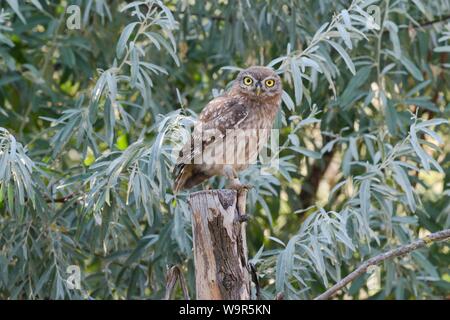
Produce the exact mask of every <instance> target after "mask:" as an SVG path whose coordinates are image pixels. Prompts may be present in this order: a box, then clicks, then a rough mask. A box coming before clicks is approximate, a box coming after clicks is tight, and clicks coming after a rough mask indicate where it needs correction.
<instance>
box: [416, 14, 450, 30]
mask: <svg viewBox="0 0 450 320" xmlns="http://www.w3.org/2000/svg"><path fill="white" fill-rule="evenodd" d="M449 19H450V15H446V16H443V17H439V18H437V19H435V20H431V21H424V22H419V24H420V26H421V27H427V26H431V25H433V24H435V23H439V22H445V21H447V20H449Z"/></svg>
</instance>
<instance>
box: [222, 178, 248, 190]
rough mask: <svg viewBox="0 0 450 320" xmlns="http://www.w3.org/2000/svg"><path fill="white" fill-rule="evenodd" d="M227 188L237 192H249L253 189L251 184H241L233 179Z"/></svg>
mask: <svg viewBox="0 0 450 320" xmlns="http://www.w3.org/2000/svg"><path fill="white" fill-rule="evenodd" d="M228 188H229V189H231V190H236V191H237V192H241V191H243V190H246V191H248V190H250V189H252V188H253V186H252V185H251V184H247V183H241V182H240V181H239V179H233V180H232V181H231V183H230V184H229V185H228Z"/></svg>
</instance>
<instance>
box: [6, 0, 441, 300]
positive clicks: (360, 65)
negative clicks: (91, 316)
mask: <svg viewBox="0 0 450 320" xmlns="http://www.w3.org/2000/svg"><path fill="white" fill-rule="evenodd" d="M71 4H76V5H79V6H80V8H81V13H82V17H81V29H80V30H77V29H75V30H70V29H68V28H67V27H66V19H67V18H68V17H69V15H70V14H69V13H66V7H65V5H66V3H65V2H61V3H55V2H53V3H51V2H50V1H42V0H34V1H21V2H19V1H12V0H8V1H1V0H0V8H1V9H0V75H1V76H0V248H1V251H0V298H3V299H5V298H12V299H27V298H56V299H63V298H65V299H68V298H70V299H84V298H93V299H105V298H114V299H124V298H136V299H140V298H154V299H159V298H162V297H163V295H164V289H165V272H166V270H167V268H168V266H171V265H173V264H179V265H181V266H182V267H183V270H184V273H185V275H186V277H187V282H188V286H189V289H190V292H191V296H194V290H195V288H194V281H193V277H194V266H193V257H192V237H191V231H190V225H191V222H190V213H189V208H188V204H187V201H186V193H181V194H178V195H174V194H173V192H172V190H171V185H172V176H171V169H172V167H173V163H174V150H175V149H176V146H177V145H179V144H180V143H181V142H182V141H183V139H185V138H186V135H185V133H186V132H185V128H187V127H189V126H190V125H191V124H192V122H193V120H194V119H195V117H196V114H197V113H198V112H199V111H200V110H201V108H202V107H203V106H204V105H205V103H206V102H207V101H208V100H209V99H211V98H212V97H213V96H216V95H218V94H220V93H221V90H223V89H225V88H226V87H227V85H228V84H229V83H230V81H231V80H232V79H233V76H234V74H235V73H234V72H235V71H236V70H239V68H243V67H246V66H249V65H255V64H261V65H269V66H272V67H273V68H275V69H276V70H277V72H278V73H279V74H280V75H281V77H282V79H283V84H284V90H285V92H284V93H283V104H282V108H281V112H280V113H279V116H278V118H277V122H276V127H277V128H278V129H280V137H279V143H280V152H279V154H278V156H279V165H280V169H279V170H278V171H269V172H266V173H270V174H264V175H262V174H260V173H261V167H260V166H252V167H250V168H249V169H248V170H246V171H245V172H243V173H242V180H244V181H245V182H248V183H250V184H252V185H253V186H255V188H254V189H252V190H251V191H250V192H249V196H248V211H249V212H251V214H252V219H251V221H250V222H249V225H248V244H249V249H250V258H252V261H253V262H254V263H256V264H257V266H258V271H259V273H260V277H261V284H262V287H263V292H262V293H263V296H264V297H265V298H267V299H273V297H274V296H275V294H276V293H277V292H280V291H283V292H284V293H285V296H286V297H287V298H290V299H296V298H300V299H307V298H313V297H315V296H317V295H318V294H320V293H322V292H323V291H324V290H325V289H326V288H327V287H329V286H330V285H332V284H334V283H335V282H337V281H338V280H339V279H341V278H342V277H344V276H345V275H346V274H348V273H349V272H351V271H352V270H354V269H355V268H356V267H357V266H358V264H359V263H360V262H361V261H362V260H365V259H367V258H368V257H371V256H373V255H375V254H377V253H380V252H384V251H386V250H389V249H391V248H393V247H395V246H397V245H400V244H404V243H408V242H410V241H411V240H414V239H416V238H418V237H421V236H423V235H425V234H426V233H427V232H434V231H438V230H441V229H444V228H448V227H449V226H450V198H449V196H450V190H448V189H447V188H449V187H450V167H449V165H448V163H450V162H449V159H450V149H449V147H448V146H449V145H450V144H449V128H448V125H447V123H448V122H447V120H446V119H448V118H449V116H450V103H449V101H450V92H449V90H448V81H449V71H448V70H449V63H448V54H449V51H450V50H449V45H448V44H449V39H450V25H449V24H448V23H447V25H445V23H446V21H445V20H444V18H445V17H447V16H448V15H449V13H450V3H449V1H448V0H441V1H421V0H415V1H407V0H397V1H389V0H366V1H363V0H355V1H339V2H338V1H331V0H320V1H298V2H295V3H294V2H292V1H287V0H278V1H259V0H255V1H237V0H221V1H209V2H206V3H205V2H203V1H164V2H163V1H157V0H146V1H133V2H128V1H106V0H86V1H82V0H79V1H73V3H71ZM377 13H379V15H378V14H377ZM378 17H379V19H378ZM440 20H443V21H440ZM224 183H225V181H224V179H219V178H213V179H211V181H210V184H211V185H212V186H213V187H223V186H224ZM71 265H76V266H79V267H80V269H81V274H82V279H81V290H76V289H71V288H70V287H69V286H68V285H67V282H66V279H67V278H68V277H69V275H70V274H69V273H68V271H67V267H68V266H71ZM448 266H449V246H448V244H445V243H444V244H440V245H433V246H431V247H430V248H426V249H424V250H420V251H417V252H415V253H414V254H412V255H410V256H406V257H402V258H401V259H396V260H393V261H387V262H385V263H384V264H383V265H382V266H380V268H378V269H376V270H372V271H373V273H372V274H371V275H367V276H363V277H361V278H359V279H357V280H356V281H354V282H353V283H352V284H351V285H350V286H349V287H348V288H347V289H346V290H345V292H342V293H340V295H338V297H340V298H354V299H357V298H366V297H368V298H372V299H393V298H397V299H403V298H405V299H406V298H417V299H424V298H442V297H444V296H445V295H446V294H448V290H449V286H450V284H449V281H450V270H449V268H448ZM177 297H179V298H181V297H182V295H181V292H178V296H177Z"/></svg>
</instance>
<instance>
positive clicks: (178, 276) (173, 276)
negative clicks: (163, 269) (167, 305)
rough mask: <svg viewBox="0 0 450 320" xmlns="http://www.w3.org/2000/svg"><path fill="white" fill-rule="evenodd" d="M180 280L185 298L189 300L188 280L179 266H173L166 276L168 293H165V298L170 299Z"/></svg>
mask: <svg viewBox="0 0 450 320" xmlns="http://www.w3.org/2000/svg"><path fill="white" fill-rule="evenodd" d="M177 280H179V281H180V286H181V291H183V296H184V300H189V292H188V289H187V285H186V280H185V279H184V276H183V273H182V272H181V269H180V267H179V266H176V265H175V266H172V267H171V268H170V269H169V271H167V276H166V293H165V295H164V300H170V297H171V296H172V292H173V289H174V288H175V285H176V283H177Z"/></svg>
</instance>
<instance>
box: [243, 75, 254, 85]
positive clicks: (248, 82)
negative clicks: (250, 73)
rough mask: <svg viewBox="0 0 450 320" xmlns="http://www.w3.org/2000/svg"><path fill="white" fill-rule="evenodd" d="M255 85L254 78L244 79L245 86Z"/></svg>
mask: <svg viewBox="0 0 450 320" xmlns="http://www.w3.org/2000/svg"><path fill="white" fill-rule="evenodd" d="M252 83H253V79H252V78H250V77H244V84H245V85H246V86H249V85H251V84H252Z"/></svg>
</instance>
